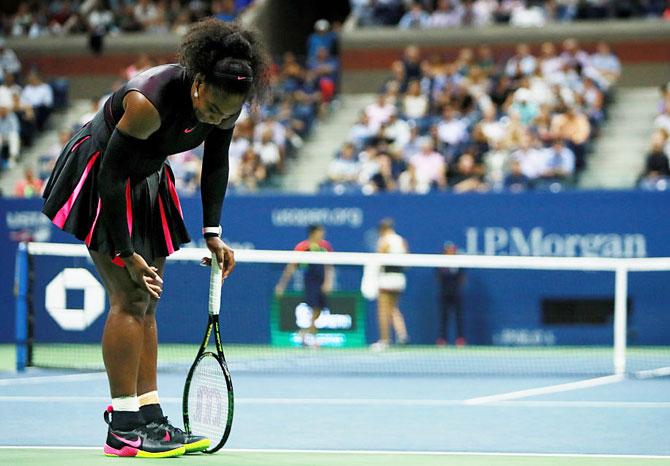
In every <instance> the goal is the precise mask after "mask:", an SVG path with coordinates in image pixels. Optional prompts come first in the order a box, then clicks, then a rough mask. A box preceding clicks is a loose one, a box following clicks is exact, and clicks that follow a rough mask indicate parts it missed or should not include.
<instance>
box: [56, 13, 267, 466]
mask: <svg viewBox="0 0 670 466" xmlns="http://www.w3.org/2000/svg"><path fill="white" fill-rule="evenodd" d="M266 69H267V65H266V58H265V52H264V50H263V47H262V45H261V44H260V42H259V39H258V36H257V35H256V34H254V33H252V32H250V31H247V30H245V29H243V28H242V27H241V26H239V25H237V24H232V23H224V22H222V21H218V20H214V19H208V20H205V21H202V22H200V23H197V24H195V25H194V26H192V28H191V29H190V30H189V32H188V33H187V34H186V36H185V37H184V39H183V42H182V44H181V47H180V60H179V63H178V64H168V65H162V66H157V67H154V68H151V69H149V70H147V71H145V72H143V73H141V74H139V75H137V76H136V77H134V78H133V79H131V80H130V81H128V82H127V83H126V84H125V85H124V86H123V87H121V89H119V90H118V91H116V92H115V93H114V94H113V95H112V96H111V97H110V98H109V99H108V100H107V101H106V103H105V104H104V107H103V108H102V109H101V110H100V111H99V112H98V113H97V115H96V116H95V117H94V118H93V120H92V121H91V122H89V123H88V124H86V125H85V126H84V127H83V128H81V129H80V130H79V131H78V132H77V134H76V135H75V136H74V137H73V138H72V139H71V140H70V141H69V142H68V143H67V145H66V146H65V148H64V149H63V152H62V153H61V155H60V157H59V159H58V161H57V163H56V166H55V168H54V170H53V173H52V174H51V177H50V179H49V181H48V183H47V186H46V188H45V190H44V198H45V199H46V200H45V204H44V208H43V212H44V213H45V214H46V215H47V216H48V217H49V218H50V219H51V220H52V222H53V223H54V224H55V225H56V226H58V227H59V228H62V229H63V230H65V231H67V232H69V233H72V234H73V235H74V236H76V237H77V238H79V239H80V240H82V241H84V242H85V243H86V246H87V247H88V249H89V251H90V255H91V258H92V259H93V262H94V263H95V266H96V268H97V270H98V272H99V274H100V276H101V277H102V281H103V283H104V285H105V289H106V290H107V293H108V294H109V299H110V310H109V313H108V315H107V321H106V323H105V329H104V332H103V336H102V352H103V359H104V362H105V368H106V370H107V376H108V379H109V386H110V391H111V396H112V409H109V408H108V411H107V412H106V413H105V416H104V417H105V421H106V422H107V423H108V424H109V430H108V434H107V440H106V442H105V445H104V452H105V454H106V455H109V456H138V457H169V456H177V455H180V454H182V453H184V452H192V451H200V450H204V449H206V448H207V447H208V446H209V443H210V442H209V440H208V439H206V438H204V437H197V436H193V435H186V434H185V433H184V431H183V430H181V429H179V428H177V427H175V426H173V425H172V424H170V422H169V421H168V419H167V418H166V417H165V416H164V415H163V411H162V410H161V406H160V402H159V398H158V393H157V383H156V362H157V329H156V316H155V313H156V305H157V303H158V299H159V298H160V296H161V292H162V290H163V279H162V275H163V266H164V264H165V257H166V256H168V255H170V254H171V253H173V252H174V251H176V250H177V249H179V246H180V244H183V243H187V242H188V241H189V236H188V233H187V231H186V227H185V225H184V220H183V218H182V210H181V206H180V203H179V198H178V197H177V191H176V190H175V185H174V175H173V173H172V170H171V169H170V166H169V164H168V163H167V161H166V158H167V156H168V155H170V154H174V153H178V152H183V151H186V150H188V149H191V148H194V147H196V146H198V145H199V144H201V143H202V142H203V141H204V143H205V152H204V158H203V164H202V176H201V179H202V186H201V191H202V207H203V235H204V237H205V238H206V243H207V247H208V248H209V250H210V251H211V252H212V253H213V254H215V255H216V258H217V260H218V262H219V265H220V266H221V268H222V270H223V277H224V278H225V277H226V276H228V275H229V274H230V273H231V272H232V270H233V268H234V266H235V260H234V256H233V251H232V250H231V249H230V248H229V247H228V246H227V245H226V244H225V243H224V242H223V241H222V240H221V238H220V235H221V227H220V225H219V222H220V216H221V208H222V204H223V198H224V196H225V193H226V187H227V182H228V147H229V144H230V140H231V137H232V134H233V126H234V125H235V121H236V119H237V117H238V116H239V114H240V112H241V109H242V105H243V104H244V103H245V102H246V101H247V100H250V99H252V98H254V97H258V96H259V94H261V93H262V91H263V89H264V88H265V85H266V82H267V80H266ZM185 311H186V310H185ZM110 418H111V419H110Z"/></svg>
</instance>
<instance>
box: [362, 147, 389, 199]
mask: <svg viewBox="0 0 670 466" xmlns="http://www.w3.org/2000/svg"><path fill="white" fill-rule="evenodd" d="M375 161H376V162H377V166H378V169H377V173H375V174H374V175H372V176H371V177H370V180H369V181H368V183H367V185H365V186H364V187H363V193H364V194H373V193H380V192H389V191H395V190H396V181H395V178H394V177H393V166H392V160H391V157H390V156H389V155H388V154H386V153H383V152H382V153H380V154H377V158H376V160H375Z"/></svg>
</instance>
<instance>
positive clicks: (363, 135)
mask: <svg viewBox="0 0 670 466" xmlns="http://www.w3.org/2000/svg"><path fill="white" fill-rule="evenodd" d="M374 134H375V131H374V130H373V129H372V128H371V125H370V118H369V117H368V114H367V108H366V110H365V111H362V112H361V113H360V114H359V116H358V120H357V121H356V123H355V124H354V126H353V127H352V128H351V130H349V140H350V141H351V142H353V143H354V145H355V146H356V148H357V149H362V148H363V147H364V146H366V145H367V144H368V143H369V142H370V140H371V139H372V137H373V136H374Z"/></svg>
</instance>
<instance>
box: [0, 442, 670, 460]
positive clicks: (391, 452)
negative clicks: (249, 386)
mask: <svg viewBox="0 0 670 466" xmlns="http://www.w3.org/2000/svg"><path fill="white" fill-rule="evenodd" d="M0 450H100V447H82V446H76V447H68V446H44V445H35V446H31V445H16V446H12V445H0ZM226 452H229V453H279V454H326V455H394V456H395V455H402V456H506V457H510V456H520V457H525V458H612V459H621V458H630V459H659V460H660V459H670V455H615V454H609V453H511V452H490V451H487V452H481V453H478V452H473V451H403V450H289V449H287V450H283V449H271V448H270V449H264V448H263V449H260V448H224V449H223V450H221V451H220V452H219V455H221V456H223V455H225V453H226Z"/></svg>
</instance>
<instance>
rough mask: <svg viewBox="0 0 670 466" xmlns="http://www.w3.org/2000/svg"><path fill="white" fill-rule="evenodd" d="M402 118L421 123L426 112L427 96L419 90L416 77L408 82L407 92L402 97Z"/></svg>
mask: <svg viewBox="0 0 670 466" xmlns="http://www.w3.org/2000/svg"><path fill="white" fill-rule="evenodd" d="M402 111H403V118H406V119H408V120H413V121H414V122H415V124H416V123H419V124H421V125H422V126H425V125H424V124H423V119H424V118H425V117H426V115H427V114H428V97H426V95H425V94H423V93H422V92H421V85H420V84H419V81H417V80H416V79H414V80H412V81H410V82H409V84H408V86H407V93H406V94H405V95H404V97H403V99H402Z"/></svg>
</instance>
